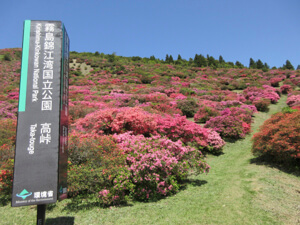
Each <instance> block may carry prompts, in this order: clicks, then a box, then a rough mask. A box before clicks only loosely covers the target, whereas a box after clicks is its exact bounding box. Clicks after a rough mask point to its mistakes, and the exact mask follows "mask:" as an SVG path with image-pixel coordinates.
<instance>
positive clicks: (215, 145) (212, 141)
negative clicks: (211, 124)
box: [205, 129, 226, 154]
mask: <svg viewBox="0 0 300 225" xmlns="http://www.w3.org/2000/svg"><path fill="white" fill-rule="evenodd" d="M207 143H208V146H207V147H206V149H205V150H208V151H209V152H211V153H213V154H220V153H221V152H222V148H223V146H224V145H225V144H226V143H225V141H224V140H223V139H222V138H221V137H220V135H219V134H218V133H217V132H216V131H214V130H212V129H208V138H207Z"/></svg>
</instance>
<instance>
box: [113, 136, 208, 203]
mask: <svg viewBox="0 0 300 225" xmlns="http://www.w3.org/2000/svg"><path fill="white" fill-rule="evenodd" d="M114 137H115V139H116V141H117V143H119V147H120V148H122V149H123V150H124V152H125V154H127V158H126V164H127V166H126V168H127V169H128V170H129V171H130V174H131V176H130V179H131V180H132V183H133V184H134V187H133V196H134V197H135V198H136V199H138V200H148V199H159V198H161V197H163V196H167V195H171V194H174V193H176V192H178V190H179V188H180V184H181V183H182V181H184V180H185V179H186V178H187V176H188V174H189V173H190V172H191V171H192V170H193V171H194V172H196V173H202V172H208V171H209V166H208V165H207V164H206V163H205V162H204V161H203V156H202V154H201V152H200V151H198V150H196V149H195V148H192V147H189V146H183V144H182V142H181V141H176V142H173V141H171V140H169V139H167V138H164V137H161V136H159V135H158V136H153V137H151V138H145V137H144V136H143V135H132V132H127V133H124V134H119V135H114Z"/></svg>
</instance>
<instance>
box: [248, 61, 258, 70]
mask: <svg viewBox="0 0 300 225" xmlns="http://www.w3.org/2000/svg"><path fill="white" fill-rule="evenodd" d="M249 68H250V69H256V62H255V61H254V60H253V59H252V58H250V63H249Z"/></svg>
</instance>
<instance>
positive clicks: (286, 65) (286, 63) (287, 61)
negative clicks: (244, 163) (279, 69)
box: [283, 60, 295, 70]
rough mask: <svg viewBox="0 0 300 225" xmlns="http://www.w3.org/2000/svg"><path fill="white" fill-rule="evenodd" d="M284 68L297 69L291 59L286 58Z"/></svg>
mask: <svg viewBox="0 0 300 225" xmlns="http://www.w3.org/2000/svg"><path fill="white" fill-rule="evenodd" d="M283 69H286V70H295V68H294V67H293V65H292V63H291V62H290V61H289V60H286V62H285V65H283Z"/></svg>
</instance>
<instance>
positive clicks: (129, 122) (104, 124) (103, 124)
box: [75, 107, 156, 136]
mask: <svg viewBox="0 0 300 225" xmlns="http://www.w3.org/2000/svg"><path fill="white" fill-rule="evenodd" d="M75 126H76V129H78V130H80V131H85V132H91V133H95V134H113V133H124V132H126V131H133V133H134V134H143V135H145V136H150V134H155V133H156V122H155V120H154V116H153V115H152V114H150V113H148V112H146V111H144V110H143V109H141V108H139V107H134V108H109V109H104V110H99V111H95V112H93V113H90V114H88V115H86V116H85V117H84V118H82V119H78V121H77V122H76V123H75Z"/></svg>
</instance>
